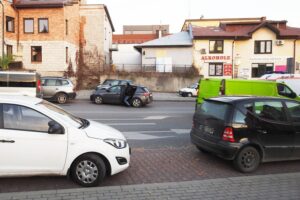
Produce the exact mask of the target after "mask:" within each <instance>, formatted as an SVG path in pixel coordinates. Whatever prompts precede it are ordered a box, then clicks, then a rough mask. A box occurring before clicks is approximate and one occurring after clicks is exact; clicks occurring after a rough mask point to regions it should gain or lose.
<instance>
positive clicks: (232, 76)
mask: <svg viewBox="0 0 300 200" xmlns="http://www.w3.org/2000/svg"><path fill="white" fill-rule="evenodd" d="M231 54H232V55H231V70H232V72H231V78H232V79H234V59H233V56H234V40H233V41H232V50H231Z"/></svg>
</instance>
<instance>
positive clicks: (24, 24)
mask: <svg viewBox="0 0 300 200" xmlns="http://www.w3.org/2000/svg"><path fill="white" fill-rule="evenodd" d="M26 20H31V21H32V32H26V23H25V21H26ZM23 33H24V34H34V18H23Z"/></svg>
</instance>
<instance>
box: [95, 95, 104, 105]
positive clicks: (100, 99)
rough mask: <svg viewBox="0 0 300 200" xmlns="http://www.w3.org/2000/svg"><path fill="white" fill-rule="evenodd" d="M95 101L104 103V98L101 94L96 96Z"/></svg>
mask: <svg viewBox="0 0 300 200" xmlns="http://www.w3.org/2000/svg"><path fill="white" fill-rule="evenodd" d="M94 102H95V104H102V103H103V98H102V97H101V96H96V97H95V100H94Z"/></svg>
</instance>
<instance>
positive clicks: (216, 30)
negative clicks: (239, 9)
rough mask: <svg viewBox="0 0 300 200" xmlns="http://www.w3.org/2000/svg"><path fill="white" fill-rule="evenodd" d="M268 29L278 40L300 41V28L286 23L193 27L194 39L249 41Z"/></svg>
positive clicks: (271, 22)
mask: <svg viewBox="0 0 300 200" xmlns="http://www.w3.org/2000/svg"><path fill="white" fill-rule="evenodd" d="M262 27H266V28H269V29H270V30H272V31H273V32H274V33H275V34H276V35H277V37H278V38H292V39H297V38H299V39H300V28H293V27H288V26H286V21H263V22H260V23H258V22H256V23H225V24H221V25H220V26H219V27H197V26H193V27H192V30H193V36H194V38H228V39H229V38H231V39H249V38H251V37H252V34H253V33H254V32H255V31H257V30H258V29H260V28H262Z"/></svg>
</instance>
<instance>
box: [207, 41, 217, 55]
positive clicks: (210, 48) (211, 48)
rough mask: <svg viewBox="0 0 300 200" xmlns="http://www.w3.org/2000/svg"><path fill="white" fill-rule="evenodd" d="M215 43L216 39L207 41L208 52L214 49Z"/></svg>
mask: <svg viewBox="0 0 300 200" xmlns="http://www.w3.org/2000/svg"><path fill="white" fill-rule="evenodd" d="M215 44H216V41H209V51H210V52H214V51H215Z"/></svg>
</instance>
